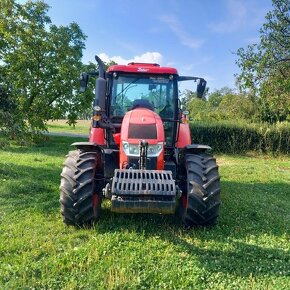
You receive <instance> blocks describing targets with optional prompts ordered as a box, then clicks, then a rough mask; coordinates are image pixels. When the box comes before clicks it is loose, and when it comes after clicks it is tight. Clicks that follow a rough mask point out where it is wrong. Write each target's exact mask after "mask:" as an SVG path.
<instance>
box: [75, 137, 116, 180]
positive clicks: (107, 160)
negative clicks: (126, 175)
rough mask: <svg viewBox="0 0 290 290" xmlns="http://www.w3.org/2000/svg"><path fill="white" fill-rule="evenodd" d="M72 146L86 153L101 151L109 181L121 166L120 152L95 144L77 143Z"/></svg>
mask: <svg viewBox="0 0 290 290" xmlns="http://www.w3.org/2000/svg"><path fill="white" fill-rule="evenodd" d="M71 146H76V147H77V149H80V150H84V151H99V152H100V153H101V154H102V167H103V170H104V177H105V178H107V179H108V178H111V177H113V175H114V171H115V169H117V168H118V164H119V150H114V149H109V148H103V147H101V146H99V145H97V144H96V143H94V142H75V143H73V144H71Z"/></svg>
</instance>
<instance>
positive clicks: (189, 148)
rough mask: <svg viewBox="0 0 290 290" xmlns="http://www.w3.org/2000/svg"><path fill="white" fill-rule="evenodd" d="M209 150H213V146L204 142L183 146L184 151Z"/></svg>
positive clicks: (198, 151) (197, 151)
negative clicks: (203, 143)
mask: <svg viewBox="0 0 290 290" xmlns="http://www.w3.org/2000/svg"><path fill="white" fill-rule="evenodd" d="M207 150H212V148H211V147H210V146H208V145H202V144H190V145H187V146H185V147H183V148H182V150H181V151H182V153H184V154H186V153H192V154H194V153H201V152H205V151H207Z"/></svg>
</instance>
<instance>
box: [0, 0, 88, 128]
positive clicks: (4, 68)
mask: <svg viewBox="0 0 290 290" xmlns="http://www.w3.org/2000/svg"><path fill="white" fill-rule="evenodd" d="M0 6H1V10H0V58H1V61H0V71H1V80H0V82H1V83H2V86H4V87H6V88H9V98H10V100H11V101H12V102H13V104H14V105H15V106H16V110H17V112H18V119H19V122H20V123H21V122H22V125H23V124H24V125H25V127H26V129H27V130H28V131H30V132H33V131H39V130H44V129H45V122H46V121H47V120H48V119H55V118H58V117H60V116H61V115H63V114H67V115H68V116H69V117H71V119H73V118H74V115H73V114H72V113H73V112H77V111H78V110H79V109H80V107H81V106H82V99H81V98H80V97H79V95H78V85H79V84H78V79H79V73H80V71H81V70H82V62H81V57H82V50H83V49H84V47H85V45H84V40H85V38H86V36H85V35H84V34H83V32H82V31H81V29H80V27H79V26H78V25H77V24H76V23H71V24H69V25H68V26H56V25H54V24H52V23H51V20H50V18H49V16H48V15H47V12H48V9H49V7H48V5H47V4H45V3H44V2H42V1H28V2H26V3H25V4H18V3H16V1H14V0H0ZM6 91H7V90H6ZM0 110H1V111H2V112H3V111H5V109H4V107H3V106H1V107H0ZM0 126H1V127H2V128H3V127H4V126H3V124H0Z"/></svg>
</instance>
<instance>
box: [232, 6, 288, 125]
mask: <svg viewBox="0 0 290 290" xmlns="http://www.w3.org/2000/svg"><path fill="white" fill-rule="evenodd" d="M289 11H290V1H289V0H273V10H272V11H270V12H269V13H268V14H267V15H266V22H265V23H264V24H263V26H262V28H261V29H260V42H259V43H258V44H254V45H249V46H248V47H247V49H244V48H240V49H239V50H238V51H237V55H238V57H239V59H238V60H237V64H238V66H239V67H240V69H241V73H240V75H239V76H238V79H239V82H240V84H241V85H242V86H243V87H244V88H248V89H250V90H251V91H252V92H255V93H256V95H257V96H258V97H259V99H258V102H259V104H260V107H261V119H262V120H264V121H270V122H275V121H283V120H286V119H287V118H289V119H290V89H289V87H290V16H289Z"/></svg>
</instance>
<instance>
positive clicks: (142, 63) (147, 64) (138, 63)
mask: <svg viewBox="0 0 290 290" xmlns="http://www.w3.org/2000/svg"><path fill="white" fill-rule="evenodd" d="M128 65H137V66H138V65H139V66H147V67H148V66H157V67H160V65H159V64H158V63H145V62H130V63H128Z"/></svg>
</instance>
